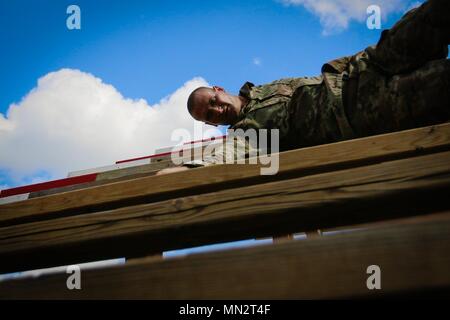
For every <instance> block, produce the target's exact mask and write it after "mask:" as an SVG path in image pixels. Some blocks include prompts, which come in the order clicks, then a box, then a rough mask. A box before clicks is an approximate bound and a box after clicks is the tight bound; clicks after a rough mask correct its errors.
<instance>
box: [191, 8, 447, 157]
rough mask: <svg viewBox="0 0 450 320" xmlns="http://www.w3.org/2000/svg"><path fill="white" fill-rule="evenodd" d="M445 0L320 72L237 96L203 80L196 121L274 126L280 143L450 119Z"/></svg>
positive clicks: (283, 146)
mask: <svg viewBox="0 0 450 320" xmlns="http://www.w3.org/2000/svg"><path fill="white" fill-rule="evenodd" d="M449 43H450V1H448V0H429V1H427V2H425V3H424V4H422V5H421V6H420V7H419V8H416V9H413V10H411V11H409V12H408V13H406V14H405V15H404V16H403V17H402V19H401V20H400V21H399V22H397V23H396V24H395V25H394V27H393V28H392V29H390V30H384V31H383V32H382V34H381V39H380V40H379V42H378V44H377V45H376V46H372V47H368V48H366V49H365V50H363V51H361V52H359V53H357V54H355V55H353V56H349V57H343V58H340V59H337V60H334V61H331V62H328V63H326V64H324V65H323V67H322V70H321V71H322V74H321V76H318V77H311V78H308V77H306V78H287V79H281V80H277V81H274V82H271V83H269V84H265V85H260V86H255V85H253V84H252V83H250V82H247V83H245V84H244V86H243V87H242V88H241V90H240V92H239V95H238V96H234V95H230V94H228V93H227V92H225V90H224V89H223V88H221V87H218V86H214V87H212V88H207V87H201V88H198V89H196V90H194V91H193V92H192V93H191V95H190V97H189V99H188V110H189V112H190V114H191V115H192V116H193V117H194V118H195V119H197V120H200V121H203V122H205V123H208V124H212V125H219V124H223V125H230V126H231V127H230V128H231V129H239V128H241V129H244V130H246V129H250V128H253V129H279V130H280V132H279V133H280V150H288V149H294V148H301V147H306V146H312V145H318V144H323V143H331V142H335V141H340V140H345V139H351V138H356V137H363V136H369V135H374V134H381V133H385V132H392V131H397V130H405V129H409V128H413V127H419V126H426V125H431V124H436V123H441V122H445V121H448V120H449V119H450V61H449V60H448V59H446V57H447V55H448V44H449Z"/></svg>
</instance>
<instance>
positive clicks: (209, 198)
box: [0, 151, 450, 272]
mask: <svg viewBox="0 0 450 320" xmlns="http://www.w3.org/2000/svg"><path fill="white" fill-rule="evenodd" d="M449 191H450V151H447V152H442V153H436V154H430V155H426V156H421V157H415V158H409V159H402V160H394V161H389V162H383V163H380V164H374V165H370V166H365V167H357V168H353V169H345V170H339V171H335V172H328V173H322V174H316V175H311V176H306V177H301V178H294V179H288V180H283V181H280V182H271V183H267V184H259V185H255V186H249V187H243V188H237V189H227V190H224V191H221V192H212V193H208V194H202V195H198V196H189V197H184V198H178V199H173V200H166V201H162V202H157V203H150V204H144V205H137V206H131V207H125V208H120V209H115V210H109V211H105V212H98V213H93V214H83V215H78V216H71V217H64V218H59V219H53V220H47V221H39V222H33V223H28V224H21V225H16V226H9V227H3V228H0V260H1V261H2V263H1V264H0V271H2V272H9V271H18V270H24V269H32V268H41V267H46V266H52V265H53V266H54V265H58V264H59V265H63V264H71V263H80V262H85V261H93V260H100V259H108V258H115V257H121V256H126V257H131V256H141V255H150V254H152V253H159V252H163V251H167V250H172V249H179V248H183V247H184V248H185V247H191V246H196V245H203V244H208V243H217V242H225V241H233V240H241V239H250V238H258V237H263V236H271V235H274V234H290V233H295V232H301V231H307V230H314V229H323V228H330V227H335V226H340V225H350V224H356V223H363V222H368V221H378V220H383V219H393V218H397V217H401V216H405V215H406V216H408V215H409V216H411V215H417V214H426V213H431V212H436V211H438V210H443V209H448V208H449V207H450V203H449V202H448V194H449Z"/></svg>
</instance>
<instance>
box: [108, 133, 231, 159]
mask: <svg viewBox="0 0 450 320" xmlns="http://www.w3.org/2000/svg"><path fill="white" fill-rule="evenodd" d="M225 137H226V136H221V137H212V138H209V139H204V140H197V141H190V142H185V143H184V144H194V143H197V142H207V141H213V140H220V139H224V138H225ZM177 152H179V151H173V152H164V153H158V154H154V155H151V156H144V157H140V158H133V159H127V160H119V161H116V164H119V163H124V162H131V161H137V160H144V159H151V158H156V157H163V156H168V155H169V154H172V153H177Z"/></svg>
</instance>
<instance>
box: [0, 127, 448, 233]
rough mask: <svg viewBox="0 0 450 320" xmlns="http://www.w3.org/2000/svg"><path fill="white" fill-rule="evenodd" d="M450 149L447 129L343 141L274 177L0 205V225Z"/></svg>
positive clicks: (129, 186) (296, 155)
mask: <svg viewBox="0 0 450 320" xmlns="http://www.w3.org/2000/svg"><path fill="white" fill-rule="evenodd" d="M449 146H450V124H442V125H438V126H432V127H426V128H419V129H413V130H407V131H402V132H397V133H390V134H385V135H379V136H373V137H367V138H361V139H355V140H350V141H343V142H339V143H333V144H329V145H322V146H317V147H311V148H304V149H299V150H292V151H288V152H283V153H281V154H280V170H279V172H278V174H277V175H275V176H261V175H260V166H259V165H216V166H210V167H206V168H195V169H192V170H189V171H183V172H178V173H173V174H167V175H160V176H151V177H144V178H139V179H134V180H127V181H124V182H116V183H111V184H107V185H102V186H98V187H93V188H88V189H84V190H75V191H70V192H64V193H61V194H56V195H50V196H46V197H40V198H35V199H29V200H26V201H22V202H19V203H11V204H5V205H0V225H11V224H15V223H21V222H26V221H35V220H41V219H47V218H52V217H54V215H52V214H54V213H59V214H79V213H82V212H93V211H98V210H102V209H105V208H114V207H120V206H128V205H132V204H139V203H148V202H154V201H160V200H162V199H169V198H175V197H180V196H185V195H192V194H200V193H205V192H211V191H215V190H222V189H225V188H233V187H236V186H243V185H251V184H255V183H264V182H268V181H274V180H280V179H283V178H286V177H292V176H301V175H306V174H310V173H311V172H320V171H330V170H335V169H336V168H342V167H345V166H347V167H354V166H357V165H364V164H367V163H371V162H380V161H386V160H388V159H392V158H401V157H409V156H413V155H418V154H423V153H427V152H433V151H436V150H442V149H448V148H449Z"/></svg>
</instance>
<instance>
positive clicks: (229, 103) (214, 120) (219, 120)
mask: <svg viewBox="0 0 450 320" xmlns="http://www.w3.org/2000/svg"><path fill="white" fill-rule="evenodd" d="M234 103H235V102H234V99H233V98H232V96H230V95H229V94H228V93H226V92H225V91H224V90H223V88H221V87H216V86H214V87H213V88H212V89H204V90H200V91H198V92H197V93H196V95H195V99H194V107H193V108H192V116H193V117H194V119H196V120H199V121H203V122H205V123H207V124H212V125H229V124H233V123H235V122H236V120H237V118H238V108H237V107H236V106H235V104H234Z"/></svg>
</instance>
